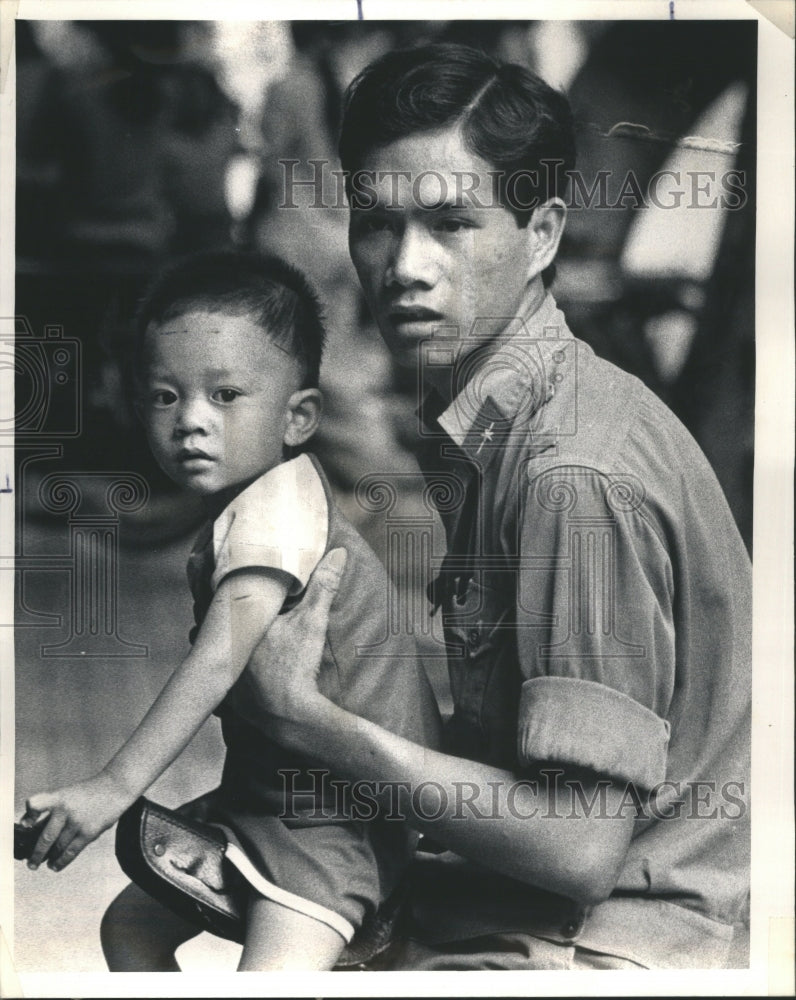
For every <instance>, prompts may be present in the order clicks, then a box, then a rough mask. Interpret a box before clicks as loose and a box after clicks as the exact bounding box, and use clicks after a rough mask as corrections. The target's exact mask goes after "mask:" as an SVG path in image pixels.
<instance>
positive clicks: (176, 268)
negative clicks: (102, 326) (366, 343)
mask: <svg viewBox="0 0 796 1000" xmlns="http://www.w3.org/2000/svg"><path fill="white" fill-rule="evenodd" d="M191 309H202V310H207V312H211V313H227V314H231V315H235V316H247V317H249V318H250V319H251V320H252V321H253V322H254V323H256V324H257V325H258V326H259V327H260V328H261V329H262V330H263V332H264V334H265V335H266V336H267V337H268V339H269V340H270V341H272V342H273V343H275V344H276V345H277V346H279V347H281V348H282V349H283V350H284V351H286V352H287V353H288V354H289V355H291V356H292V357H294V358H296V360H297V361H298V362H299V364H300V366H301V373H302V382H301V388H302V389H311V388H312V389H314V388H317V386H318V377H319V373H320V366H321V355H322V353H323V345H324V340H325V336H326V334H325V330H324V325H323V317H322V313H321V307H320V304H319V302H318V298H317V296H316V294H315V292H314V290H313V289H312V287H311V286H310V284H309V282H308V281H307V279H306V278H305V277H304V275H303V274H302V273H301V271H299V270H298V268H295V267H293V266H292V265H290V264H287V263H286V262H285V261H283V260H281V259H280V258H279V257H273V256H266V255H262V254H253V253H243V252H240V251H235V250H219V251H210V252H204V253H199V254H193V255H191V256H188V257H183V258H181V259H180V260H178V261H176V262H175V263H174V264H171V265H170V266H169V267H167V268H165V269H164V270H163V271H162V272H161V274H160V275H159V276H158V277H157V278H156V279H155V281H154V283H153V284H152V285H151V286H150V288H149V290H148V291H147V292H146V294H145V296H144V298H143V300H142V302H141V305H140V306H139V309H138V313H137V316H136V342H137V357H136V362H137V363H136V368H137V369H138V368H140V361H141V353H142V350H143V344H144V336H145V334H146V330H147V327H148V326H149V324H150V323H163V322H165V321H166V320H169V319H173V318H174V317H175V316H179V315H181V314H183V313H185V312H187V311H189V310H191Z"/></svg>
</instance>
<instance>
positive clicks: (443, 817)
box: [250, 550, 634, 905]
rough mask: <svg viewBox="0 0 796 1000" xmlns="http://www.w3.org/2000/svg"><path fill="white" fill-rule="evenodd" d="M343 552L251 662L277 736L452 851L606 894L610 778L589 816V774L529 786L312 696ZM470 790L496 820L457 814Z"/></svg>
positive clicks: (612, 875) (624, 827)
mask: <svg viewBox="0 0 796 1000" xmlns="http://www.w3.org/2000/svg"><path fill="white" fill-rule="evenodd" d="M340 551H341V550H335V552H333V553H330V555H329V556H327V557H326V559H324V560H323V562H322V563H321V564H320V565H319V567H318V569H316V571H315V573H314V574H313V578H312V580H311V582H310V586H309V588H308V591H307V594H306V596H305V598H304V600H303V601H302V603H301V605H300V606H299V607H298V608H296V609H295V610H294V611H293V612H291V613H290V614H289V615H282V616H280V617H279V619H278V620H277V621H276V622H275V623H274V625H273V627H272V628H271V629H270V630H269V633H268V634H267V635H266V637H265V638H264V640H263V641H262V642H261V643H260V645H259V646H258V648H257V649H256V650H255V653H254V655H253V657H252V661H251V664H250V668H251V671H252V675H253V679H254V680H255V682H256V684H257V687H258V690H259V692H260V697H261V701H262V706H263V708H264V710H265V711H266V712H268V713H270V714H271V715H272V716H273V717H274V721H273V730H272V731H273V733H274V737H275V738H277V739H279V740H280V741H281V742H282V743H283V744H284V745H286V746H289V747H291V748H293V749H302V748H306V747H307V746H311V747H312V750H313V756H315V757H316V758H318V759H320V760H321V761H323V763H324V764H326V765H327V766H328V767H329V768H330V769H331V770H333V771H334V772H335V774H336V775H338V776H340V777H345V778H348V779H349V780H351V781H365V782H368V783H369V786H368V791H369V792H371V793H376V794H378V795H379V796H380V797H381V799H382V800H383V802H384V804H385V806H386V807H387V808H390V807H394V806H395V805H396V803H397V807H398V809H399V810H400V811H401V813H402V815H403V816H404V817H405V818H406V820H407V821H408V822H409V823H410V825H412V826H413V827H415V828H416V829H418V830H420V831H423V832H425V833H428V834H430V835H431V836H433V838H434V840H436V841H438V842H440V843H442V844H443V845H445V846H446V847H448V848H450V849H451V850H454V851H456V852H458V853H461V854H463V855H465V856H468V857H471V858H474V859H477V860H479V861H480V862H482V863H483V864H486V865H488V866H489V867H491V868H493V869H495V871H499V872H502V873H505V874H507V875H510V876H512V877H513V878H516V879H518V880H520V881H523V882H527V883H529V884H532V885H536V886H538V887H540V888H544V889H547V890H550V891H552V892H557V893H560V894H562V895H565V896H568V897H570V898H572V899H575V900H577V901H578V902H580V903H582V904H584V905H590V904H594V903H596V902H599V901H600V900H602V899H605V898H606V897H607V896H608V895H609V894H610V892H611V891H612V889H613V888H614V885H615V883H616V878H617V875H618V873H619V871H620V870H621V866H622V864H623V861H624V858H625V854H626V852H627V846H628V843H629V840H630V835H631V832H632V827H633V818H634V817H633V815H627V810H624V811H623V810H622V809H621V808H620V807H621V804H622V802H623V791H622V789H621V788H620V787H619V786H618V785H616V784H614V783H611V782H607V781H606V782H605V783H604V787H605V799H604V803H605V808H600V809H599V810H596V811H595V810H590V809H589V808H588V806H587V805H584V801H585V802H586V803H588V802H589V801H590V799H591V798H592V795H593V793H594V791H595V782H596V781H597V778H596V776H595V777H594V778H591V777H586V776H585V772H584V773H577V772H572V771H571V770H570V772H569V773H567V772H566V769H565V771H564V773H563V774H561V775H560V776H559V778H558V781H557V782H556V783H555V785H552V786H551V785H550V784H546V785H545V786H544V787H543V785H542V784H540V785H537V787H536V788H534V786H533V784H532V783H527V782H526V783H523V779H522V777H521V776H519V775H516V774H513V773H512V772H510V771H505V770H501V769H499V768H495V767H490V766H489V765H486V764H481V763H478V762H475V761H470V760H465V759H462V758H459V757H453V756H450V755H448V754H443V753H439V752H437V751H433V750H429V749H427V748H426V747H423V746H420V745H418V744H416V743H412V742H411V741H409V740H406V739H404V738H403V737H400V736H396V735H395V734H394V733H390V732H388V731H387V730H385V729H383V728H381V727H380V726H378V725H376V724H374V723H372V722H369V721H367V720H364V719H362V718H359V717H358V716H354V715H352V714H350V713H349V712H346V711H345V710H344V709H342V708H340V707H339V706H337V705H334V704H333V703H332V702H330V701H328V700H327V699H326V698H324V697H323V696H322V695H321V694H320V692H319V691H318V688H317V684H316V677H317V671H318V665H319V662H320V656H321V652H322V649H323V639H324V636H325V634H326V626H327V621H328V612H329V607H330V606H331V602H332V600H333V598H334V594H335V592H336V588H337V586H338V584H339V579H340V574H341V572H342V571H341V569H340V568H339V565H336V563H337V561H338V560H339V559H340V556H339V555H338V553H339V552H340ZM473 785H475V786H476V787H478V788H480V789H485V790H486V789H488V790H489V796H490V798H489V803H490V805H489V813H490V815H496V816H497V817H498V818H497V819H491V818H490V819H484V818H481V817H480V816H479V815H477V813H476V812H475V811H474V810H470V809H467V808H462V791H463V790H466V789H468V788H470V787H471V786H473ZM573 785H576V786H577V787H578V788H579V789H580V790H581V791H582V793H583V796H582V797H581V796H580V795H578V794H575V793H573V790H572V786H573ZM482 801H483V800H482ZM430 817H433V818H430Z"/></svg>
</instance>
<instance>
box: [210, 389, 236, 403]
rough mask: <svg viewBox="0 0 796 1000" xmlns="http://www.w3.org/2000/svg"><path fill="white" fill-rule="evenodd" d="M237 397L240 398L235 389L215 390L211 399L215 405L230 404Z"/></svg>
mask: <svg viewBox="0 0 796 1000" xmlns="http://www.w3.org/2000/svg"><path fill="white" fill-rule="evenodd" d="M238 396H240V393H239V392H238V390H237V389H216V391H215V392H214V393H213V396H212V398H213V399H214V400H215V402H216V403H232V402H234V401H235V400H236V399H237V398H238Z"/></svg>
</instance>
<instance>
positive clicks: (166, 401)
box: [150, 389, 177, 406]
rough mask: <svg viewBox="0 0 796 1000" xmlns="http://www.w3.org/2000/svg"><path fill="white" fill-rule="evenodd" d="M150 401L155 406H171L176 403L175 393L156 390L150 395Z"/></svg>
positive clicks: (168, 390) (167, 390) (169, 390)
mask: <svg viewBox="0 0 796 1000" xmlns="http://www.w3.org/2000/svg"><path fill="white" fill-rule="evenodd" d="M150 399H151V400H152V403H153V404H154V405H155V406H171V405H172V404H173V403H176V402H177V393H176V392H172V391H171V389H157V390H156V391H155V392H153V393H152V395H151V396H150Z"/></svg>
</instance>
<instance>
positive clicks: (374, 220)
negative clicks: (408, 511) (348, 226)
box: [354, 212, 392, 236]
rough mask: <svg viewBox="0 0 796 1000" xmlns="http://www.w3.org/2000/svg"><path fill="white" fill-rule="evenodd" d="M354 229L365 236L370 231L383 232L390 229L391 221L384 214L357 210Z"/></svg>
mask: <svg viewBox="0 0 796 1000" xmlns="http://www.w3.org/2000/svg"><path fill="white" fill-rule="evenodd" d="M354 227H355V231H356V232H357V233H359V234H360V235H363V236H367V235H368V234H370V233H384V232H389V231H390V230H391V229H392V222H391V221H390V219H389V218H388V217H387V216H386V215H375V214H373V213H369V212H358V213H357V215H356V218H355V222H354Z"/></svg>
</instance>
